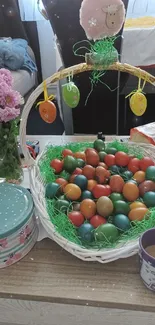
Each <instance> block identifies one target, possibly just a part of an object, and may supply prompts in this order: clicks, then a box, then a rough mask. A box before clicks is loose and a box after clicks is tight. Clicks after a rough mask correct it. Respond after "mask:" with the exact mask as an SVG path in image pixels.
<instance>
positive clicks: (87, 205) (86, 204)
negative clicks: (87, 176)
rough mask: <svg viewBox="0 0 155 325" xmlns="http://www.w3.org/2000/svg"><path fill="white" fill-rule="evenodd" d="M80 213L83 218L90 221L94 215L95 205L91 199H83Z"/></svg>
mask: <svg viewBox="0 0 155 325" xmlns="http://www.w3.org/2000/svg"><path fill="white" fill-rule="evenodd" d="M80 211H81V213H82V214H83V215H84V217H85V218H87V219H90V218H92V217H93V216H94V215H95V214H96V204H95V202H94V201H93V200H91V199H85V200H83V201H82V202H81V205H80Z"/></svg>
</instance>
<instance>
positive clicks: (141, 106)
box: [130, 91, 147, 116]
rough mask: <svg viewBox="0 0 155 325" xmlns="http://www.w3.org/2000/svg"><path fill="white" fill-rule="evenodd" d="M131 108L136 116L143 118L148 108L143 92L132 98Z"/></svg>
mask: <svg viewBox="0 0 155 325" xmlns="http://www.w3.org/2000/svg"><path fill="white" fill-rule="evenodd" d="M130 108H131V110H132V112H133V113H134V114H135V115H137V116H142V115H143V114H144V113H145V111H146V108H147V98H146V96H145V95H144V94H143V93H142V92H139V91H137V92H136V93H135V94H133V95H132V96H131V98H130Z"/></svg>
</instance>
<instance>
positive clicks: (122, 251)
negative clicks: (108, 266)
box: [20, 63, 155, 263]
mask: <svg viewBox="0 0 155 325" xmlns="http://www.w3.org/2000/svg"><path fill="white" fill-rule="evenodd" d="M92 69H93V67H92V66H87V65H86V64H85V63H84V64H79V65H77V66H74V67H70V68H68V69H65V70H62V71H60V72H59V73H56V74H54V75H53V76H52V77H50V78H48V79H47V80H46V83H47V86H49V85H50V84H51V83H53V82H56V81H58V80H60V79H63V78H65V77H67V76H68V75H69V73H71V72H73V74H77V73H81V72H84V71H88V70H92ZM99 69H100V70H102V69H103V68H102V67H99ZM109 70H120V71H123V72H128V73H131V74H133V75H135V76H137V77H139V76H141V78H142V79H145V80H147V81H148V82H150V83H151V84H155V77H153V76H151V75H150V74H148V73H147V72H145V71H143V70H140V69H138V68H134V67H131V66H129V65H126V64H124V65H123V64H121V63H116V64H114V65H112V66H110V67H109ZM42 91H43V84H41V85H40V86H38V88H37V89H36V90H35V91H34V92H33V93H32V94H31V96H30V97H29V99H28V101H27V103H26V105H25V107H24V110H23V113H22V118H21V125H20V143H21V147H22V151H23V153H24V156H25V159H26V163H27V165H28V167H29V175H30V184H31V191H32V196H33V199H34V203H35V207H36V211H37V214H38V217H39V218H40V221H41V223H42V225H43V227H44V228H45V230H46V231H47V233H48V236H49V237H50V238H51V239H52V240H54V241H55V242H56V243H58V244H59V245H60V246H61V247H63V248H64V249H65V250H66V251H68V252H70V253H71V254H72V255H74V256H76V257H78V258H79V259H81V260H84V261H97V262H100V263H108V262H112V261H114V260H117V259H119V258H126V257H129V256H132V255H135V254H136V253H137V252H138V239H137V240H131V241H128V242H126V243H123V244H122V243H120V244H118V245H117V247H116V248H111V249H106V248H105V249H100V250H97V249H86V248H83V247H81V246H79V245H77V244H74V243H72V242H70V241H68V240H67V239H65V238H64V237H63V236H61V235H60V234H59V233H58V232H57V231H56V230H55V227H54V225H53V224H52V222H51V220H50V218H49V216H48V213H47V211H46V203H45V195H44V194H45V184H44V182H43V180H42V177H41V174H40V171H39V167H38V163H39V161H40V159H43V158H44V153H45V151H46V148H45V151H44V152H42V153H41V154H40V155H39V156H38V158H37V160H33V158H32V157H31V156H30V153H29V151H28V149H27V147H26V124H27V118H28V115H29V112H30V110H31V108H32V106H33V104H34V102H35V101H36V99H37V98H38V96H39V95H40V94H41V93H42ZM66 138H67V137H66ZM116 138H117V137H114V138H113V139H116ZM111 140H112V137H111ZM75 141H76V140H75ZM90 141H91V140H90ZM67 142H68V141H67V140H66V139H65V137H62V140H61V142H60V143H57V145H58V144H59V145H60V144H61V145H64V144H66V143H67ZM72 142H73V141H72ZM129 145H130V146H134V147H135V146H137V147H140V148H142V149H143V152H144V154H145V155H146V156H150V157H151V158H152V159H153V160H154V161H155V149H154V146H153V145H148V144H135V143H130V144H129Z"/></svg>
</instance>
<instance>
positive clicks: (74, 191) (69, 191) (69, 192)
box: [64, 183, 81, 201]
mask: <svg viewBox="0 0 155 325" xmlns="http://www.w3.org/2000/svg"><path fill="white" fill-rule="evenodd" d="M64 193H65V196H66V197H67V199H69V200H73V201H76V200H78V199H79V198H80V196H81V189H80V187H79V186H77V185H76V184H72V183H70V184H68V185H66V186H65V188H64Z"/></svg>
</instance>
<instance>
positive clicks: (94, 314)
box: [0, 299, 154, 325]
mask: <svg viewBox="0 0 155 325" xmlns="http://www.w3.org/2000/svg"><path fill="white" fill-rule="evenodd" d="M0 315H1V316H0V317H1V321H2V323H0V325H6V324H7V325H13V324H16V325H17V324H18V325H27V324H29V325H31V324H32V325H42V324H44V325H73V324H75V325H83V324H84V325H94V324H95V325H101V324H103V325H114V324H115V325H124V324H130V325H135V324H136V325H146V324H147V325H154V313H147V312H146V313H144V312H135V311H125V310H118V309H105V308H98V307H96V308H94V307H89V306H73V305H64V304H51V303H43V302H34V301H22V300H11V299H10V300H9V299H8V300H5V299H0Z"/></svg>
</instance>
